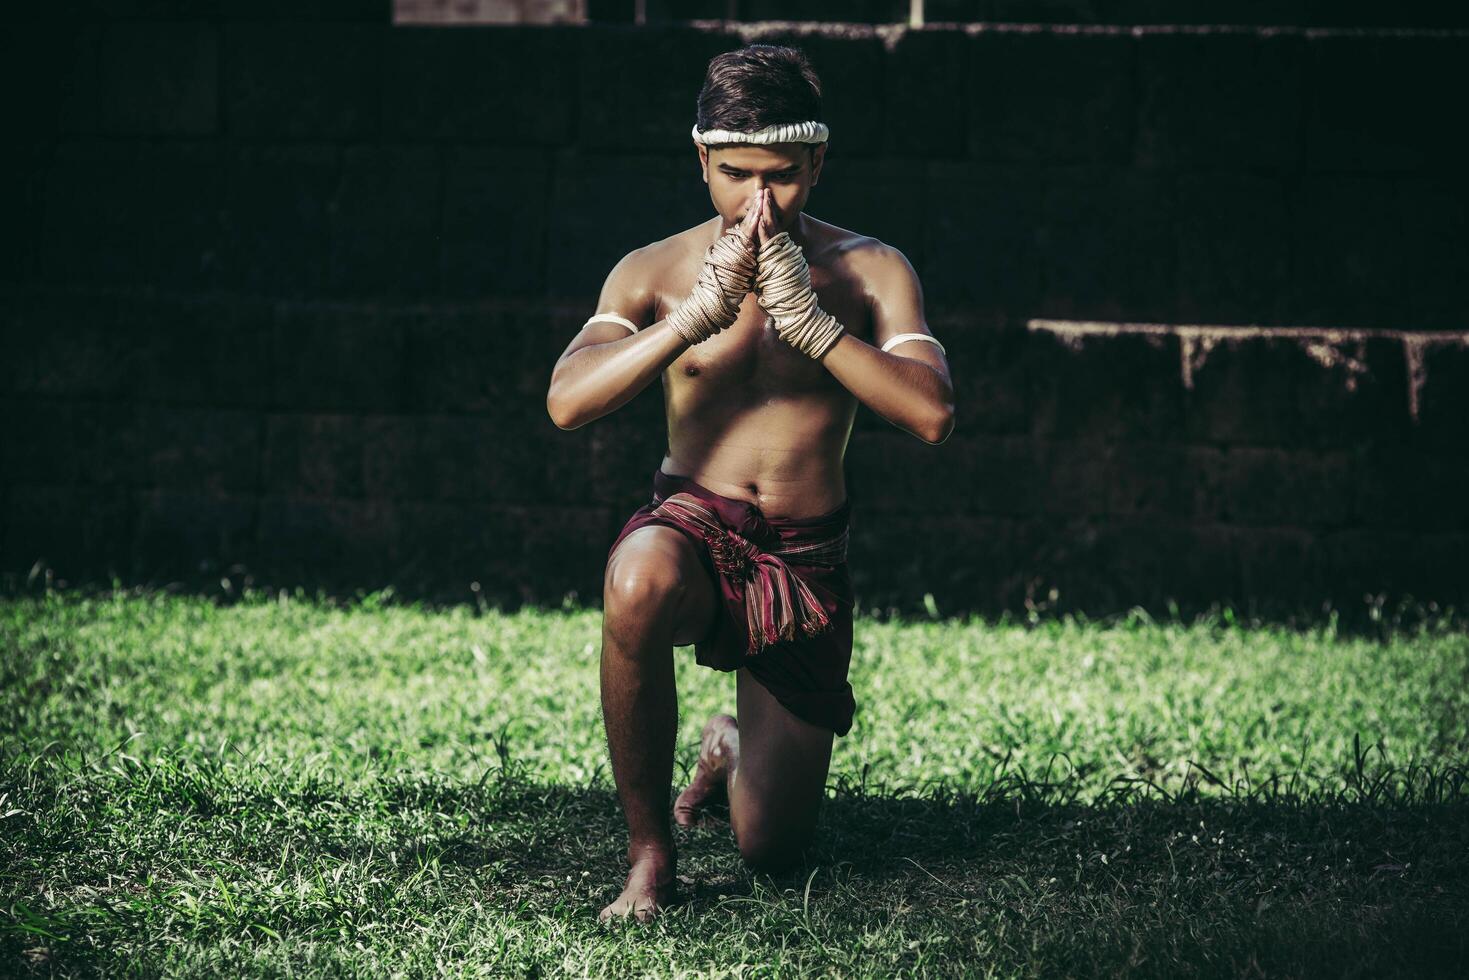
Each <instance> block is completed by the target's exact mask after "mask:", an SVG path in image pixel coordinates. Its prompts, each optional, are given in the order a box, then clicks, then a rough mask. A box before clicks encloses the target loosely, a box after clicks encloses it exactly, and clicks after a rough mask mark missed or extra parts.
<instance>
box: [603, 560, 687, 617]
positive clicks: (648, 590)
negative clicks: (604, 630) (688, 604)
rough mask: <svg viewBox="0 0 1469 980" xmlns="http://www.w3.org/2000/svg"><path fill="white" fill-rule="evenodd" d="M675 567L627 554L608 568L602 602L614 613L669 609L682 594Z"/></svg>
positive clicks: (644, 612) (653, 612)
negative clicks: (623, 558) (627, 555)
mask: <svg viewBox="0 0 1469 980" xmlns="http://www.w3.org/2000/svg"><path fill="white" fill-rule="evenodd" d="M683 588H684V585H683V582H682V581H680V579H679V576H678V570H677V569H675V568H671V567H669V566H668V564H667V563H665V562H660V561H656V560H649V559H643V558H638V557H629V558H627V559H625V560H623V561H619V562H616V563H615V564H614V565H613V566H612V567H611V568H609V569H608V570H607V580H606V582H605V583H604V584H603V588H602V602H603V605H604V607H605V608H606V610H607V611H608V612H609V613H612V614H614V615H626V614H636V615H651V614H657V613H664V612H670V611H672V609H673V608H674V605H675V604H676V603H677V602H678V600H679V598H680V597H681V596H682V595H683Z"/></svg>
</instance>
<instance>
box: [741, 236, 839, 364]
mask: <svg viewBox="0 0 1469 980" xmlns="http://www.w3.org/2000/svg"><path fill="white" fill-rule="evenodd" d="M755 290H756V294H755V298H756V302H758V303H759V304H760V308H761V309H763V310H764V311H765V312H766V313H769V314H770V317H771V319H773V320H774V321H775V332H776V333H777V334H779V335H780V339H781V340H784V341H785V342H786V343H788V344H790V345H791V346H792V347H794V348H796V350H798V351H800V352H801V353H803V354H806V355H807V356H809V357H813V358H816V359H817V360H820V359H821V357H822V355H824V354H825V353H826V352H827V351H828V350H830V349H831V347H832V345H833V344H835V343H836V342H837V338H838V337H840V336H841V335H842V331H843V330H844V329H846V328H844V327H843V326H842V325H841V324H840V323H838V322H837V318H836V317H834V316H832V315H831V314H830V313H828V312H826V311H825V310H823V309H822V308H821V307H819V306H817V305H816V291H815V290H814V289H812V288H811V270H810V268H809V267H808V266H807V265H806V256H805V255H804V254H803V253H802V252H801V247H800V246H799V245H797V244H796V243H795V242H793V241H791V236H790V235H789V234H788V233H786V232H784V231H783V232H781V233H780V234H779V235H776V236H775V237H774V238H767V239H766V240H765V244H764V245H763V246H762V247H761V249H760V269H759V271H758V272H757V273H756V274H755Z"/></svg>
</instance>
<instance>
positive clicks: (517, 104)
mask: <svg viewBox="0 0 1469 980" xmlns="http://www.w3.org/2000/svg"><path fill="white" fill-rule="evenodd" d="M594 38H601V43H602V44H606V43H607V40H606V38H605V37H603V36H602V35H601V32H600V31H598V32H586V31H578V30H576V29H572V28H558V27H534V28H513V27H511V28H506V27H462V26H460V27H424V26H415V27H410V28H403V27H398V28H393V29H390V30H388V31H387V33H386V35H385V37H384V45H385V48H384V71H383V74H382V103H383V108H382V113H383V117H382V127H383V129H382V131H383V134H384V135H385V136H388V137H390V138H397V139H411V140H452V141H454V142H455V143H461V144H463V143H488V144H493V145H496V146H560V145H564V144H568V143H571V142H574V140H575V131H574V128H573V127H574V125H575V121H576V118H577V116H576V111H577V103H576V101H575V98H576V92H577V88H576V85H577V78H578V76H579V75H582V74H584V73H585V72H587V71H588V70H589V67H590V66H589V65H587V64H586V62H585V61H584V60H583V59H584V58H585V57H586V55H585V48H584V47H582V45H585V46H587V47H591V48H596V47H597V46H598V41H597V40H594ZM609 46H611V47H614V48H618V49H620V44H617V45H609ZM661 68H662V66H661V65H658V66H655V65H652V64H650V65H648V66H647V72H648V73H651V72H654V71H655V70H657V69H661ZM600 82H601V84H604V85H609V86H611V87H616V86H617V84H618V82H617V81H616V80H613V79H606V78H604V79H601V80H600ZM669 84H670V82H669V80H668V78H667V77H665V76H660V77H659V79H658V80H657V81H655V82H653V83H652V84H650V85H649V86H648V87H647V88H646V89H642V90H638V91H637V94H636V95H635V96H633V95H630V96H629V98H628V100H627V104H626V105H624V106H621V107H620V109H621V110H623V111H628V110H629V107H632V106H636V105H638V104H640V103H643V102H645V101H646V99H647V97H648V94H649V93H656V92H662V91H665V90H666V88H667V86H668V85H669ZM697 91H698V86H697V85H695V86H694V88H693V89H692V90H690V92H689V93H688V94H687V97H686V100H685V101H687V102H688V103H690V104H691V103H692V102H693V93H694V92H697ZM631 111H634V112H636V111H637V110H636V109H632V110H631ZM690 122H692V120H691V121H690Z"/></svg>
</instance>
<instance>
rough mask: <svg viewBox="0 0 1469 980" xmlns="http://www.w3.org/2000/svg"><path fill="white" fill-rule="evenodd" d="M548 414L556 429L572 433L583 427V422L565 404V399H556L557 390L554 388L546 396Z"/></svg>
mask: <svg viewBox="0 0 1469 980" xmlns="http://www.w3.org/2000/svg"><path fill="white" fill-rule="evenodd" d="M546 414H547V415H549V416H551V421H552V422H553V423H554V424H555V425H556V428H558V429H562V430H564V431H568V432H569V431H571V430H572V429H575V428H578V427H580V426H581V425H582V420H581V419H578V418H577V417H576V414H575V413H574V412H572V411H571V409H570V407H569V406H567V405H566V404H564V399H561V398H557V397H556V389H555V388H552V389H551V390H550V391H549V392H547V394H546Z"/></svg>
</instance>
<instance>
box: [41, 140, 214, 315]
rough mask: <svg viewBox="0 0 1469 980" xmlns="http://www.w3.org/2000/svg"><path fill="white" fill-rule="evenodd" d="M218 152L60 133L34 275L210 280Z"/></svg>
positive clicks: (190, 283) (194, 284) (163, 282)
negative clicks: (71, 138) (66, 137)
mask: <svg viewBox="0 0 1469 980" xmlns="http://www.w3.org/2000/svg"><path fill="white" fill-rule="evenodd" d="M223 153H224V150H223V147H222V146H220V145H218V144H215V143H209V142H189V141H179V142H173V141H164V142H153V143H144V142H131V141H92V140H85V141H76V142H63V143H58V144H57V146H56V152H55V158H54V162H53V165H52V168H51V170H50V172H49V174H48V178H47V182H46V203H45V231H44V234H43V236H42V239H41V241H40V242H39V243H38V244H39V249H40V262H39V266H40V269H41V274H42V277H43V278H44V279H45V280H46V281H50V282H65V283H98V284H108V285H113V284H118V285H126V286H130V287H135V286H139V285H159V286H165V287H169V288H175V289H201V288H211V287H213V286H215V285H217V283H218V277H219V258H220V241H221V235H222V228H221V224H220V213H221V210H222V208H221V202H222V199H223V194H224V165H223V162H224V156H223Z"/></svg>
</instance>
